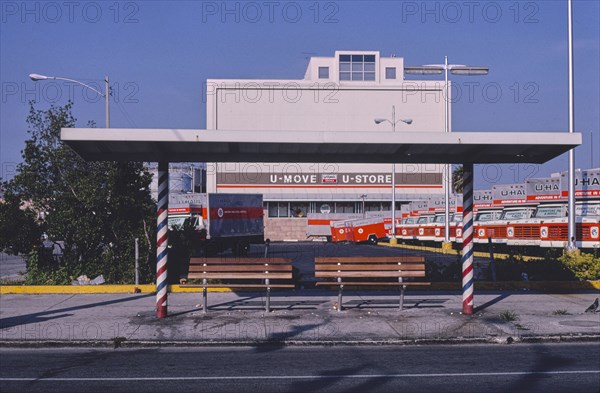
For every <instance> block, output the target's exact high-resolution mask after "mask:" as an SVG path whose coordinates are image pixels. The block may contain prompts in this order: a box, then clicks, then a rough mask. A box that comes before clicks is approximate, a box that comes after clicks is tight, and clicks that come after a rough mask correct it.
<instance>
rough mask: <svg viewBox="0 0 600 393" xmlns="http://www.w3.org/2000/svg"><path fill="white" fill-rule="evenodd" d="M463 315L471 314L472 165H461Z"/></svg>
mask: <svg viewBox="0 0 600 393" xmlns="http://www.w3.org/2000/svg"><path fill="white" fill-rule="evenodd" d="M461 261H462V299H463V306H462V309H463V314H466V315H472V314H473V290H474V288H473V164H463V242H462V259H461Z"/></svg>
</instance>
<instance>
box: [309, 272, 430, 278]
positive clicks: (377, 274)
mask: <svg viewBox="0 0 600 393" xmlns="http://www.w3.org/2000/svg"><path fill="white" fill-rule="evenodd" d="M315 277H319V278H327V277H329V278H336V277H341V278H344V277H370V278H375V277H380V278H386V277H395V278H399V277H425V272H424V271H418V272H410V271H408V272H382V271H362V272H323V271H317V272H315Z"/></svg>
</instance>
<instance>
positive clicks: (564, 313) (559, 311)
mask: <svg viewBox="0 0 600 393" xmlns="http://www.w3.org/2000/svg"><path fill="white" fill-rule="evenodd" d="M552 315H569V312H568V311H567V310H565V309H559V310H554V311H552Z"/></svg>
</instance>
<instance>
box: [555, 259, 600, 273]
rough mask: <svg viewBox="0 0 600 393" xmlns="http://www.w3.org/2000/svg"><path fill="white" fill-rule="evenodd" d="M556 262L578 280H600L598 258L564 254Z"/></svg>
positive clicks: (599, 260)
mask: <svg viewBox="0 0 600 393" xmlns="http://www.w3.org/2000/svg"><path fill="white" fill-rule="evenodd" d="M558 260H559V261H560V262H561V263H562V264H563V265H564V266H565V268H567V269H569V271H571V272H572V273H573V275H574V276H575V277H576V278H577V279H579V280H600V257H595V256H594V255H592V254H577V253H565V254H563V255H562V256H561V257H559V258H558Z"/></svg>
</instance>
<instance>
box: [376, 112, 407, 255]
mask: <svg viewBox="0 0 600 393" xmlns="http://www.w3.org/2000/svg"><path fill="white" fill-rule="evenodd" d="M374 121H375V124H381V123H384V122H387V123H390V124H391V125H392V132H396V124H398V123H400V122H402V123H405V124H412V122H413V121H412V119H400V120H396V106H394V105H392V120H391V121H390V120H388V119H382V118H376V119H374ZM390 244H392V245H393V244H396V163H392V238H391V239H390Z"/></svg>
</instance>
